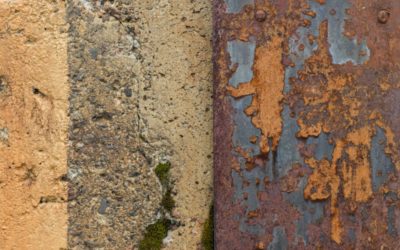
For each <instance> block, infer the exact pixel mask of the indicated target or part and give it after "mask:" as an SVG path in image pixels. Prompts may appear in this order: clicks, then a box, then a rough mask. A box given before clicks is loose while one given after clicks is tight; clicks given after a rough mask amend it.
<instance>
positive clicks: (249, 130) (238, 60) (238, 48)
mask: <svg viewBox="0 0 400 250" xmlns="http://www.w3.org/2000/svg"><path fill="white" fill-rule="evenodd" d="M255 47H256V44H255V42H254V41H252V40H250V42H242V41H237V40H235V41H229V42H228V48H227V50H228V52H229V55H230V59H231V65H230V67H231V68H233V67H234V66H235V64H237V69H236V71H235V73H234V74H233V75H232V77H231V78H230V79H229V84H230V85H231V86H233V87H238V85H239V84H240V83H245V82H249V81H251V79H252V78H253V70H252V67H253V63H254V53H255ZM252 100H253V97H252V96H244V97H241V98H237V99H235V98H232V97H229V101H230V103H231V106H232V109H233V120H234V129H233V135H232V145H233V147H234V148H236V147H240V148H241V149H243V150H245V151H246V152H247V153H248V154H249V156H250V157H254V156H256V155H258V154H260V147H259V144H258V142H256V143H251V142H250V138H251V137H252V136H256V137H257V138H259V137H260V135H261V131H260V129H257V128H256V127H254V125H253V123H252V122H251V117H249V116H247V115H246V114H245V109H246V108H247V107H249V106H250V105H251V102H252ZM232 154H233V155H234V156H235V157H236V159H237V160H238V162H239V165H240V169H241V174H239V173H237V172H236V171H235V170H233V171H232V173H231V176H232V180H233V185H234V190H235V194H234V201H236V202H241V205H243V206H244V207H245V208H246V213H248V212H250V211H254V210H257V209H258V208H259V207H260V202H259V200H258V197H257V193H258V192H259V191H261V190H264V189H265V187H264V185H257V179H259V180H263V179H264V177H265V175H266V174H265V168H264V167H263V166H261V167H260V166H257V167H255V168H254V169H252V170H250V171H248V170H246V159H245V158H243V156H241V155H240V154H239V153H236V152H235V151H234V152H232ZM244 181H246V182H248V183H249V185H246V186H244V185H243V182H244ZM244 193H246V194H247V199H243V198H244V197H243V195H244ZM239 223H240V224H239V230H240V231H242V232H246V233H250V234H254V235H262V234H264V233H265V228H264V227H263V223H262V221H257V222H256V223H255V224H249V223H248V222H247V218H246V216H245V217H241V218H239Z"/></svg>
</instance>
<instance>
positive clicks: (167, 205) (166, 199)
mask: <svg viewBox="0 0 400 250" xmlns="http://www.w3.org/2000/svg"><path fill="white" fill-rule="evenodd" d="M161 206H162V207H163V208H164V209H165V210H167V211H168V212H170V213H171V212H172V209H173V208H174V207H175V201H174V198H172V190H171V188H169V189H168V190H167V192H165V194H164V196H163V198H162V200H161Z"/></svg>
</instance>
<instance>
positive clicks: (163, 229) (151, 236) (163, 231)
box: [139, 162, 175, 250]
mask: <svg viewBox="0 0 400 250" xmlns="http://www.w3.org/2000/svg"><path fill="white" fill-rule="evenodd" d="M170 169H171V164H170V163H169V162H166V163H160V164H158V165H157V167H156V168H155V170H154V171H155V173H156V175H157V177H158V179H159V180H160V182H161V185H162V187H163V190H164V195H163V197H162V200H161V207H162V208H163V213H162V218H161V219H159V220H158V221H156V223H154V224H151V225H150V226H148V227H147V228H146V233H145V235H144V238H143V240H141V241H140V243H139V250H159V249H161V248H162V245H163V244H162V240H163V239H164V238H165V237H167V235H168V230H169V229H170V226H171V221H170V220H169V219H166V212H169V213H171V211H172V209H173V208H174V207H175V201H174V199H173V198H172V187H171V183H170V178H169V177H170V174H169V171H170Z"/></svg>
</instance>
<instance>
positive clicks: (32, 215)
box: [0, 0, 68, 249]
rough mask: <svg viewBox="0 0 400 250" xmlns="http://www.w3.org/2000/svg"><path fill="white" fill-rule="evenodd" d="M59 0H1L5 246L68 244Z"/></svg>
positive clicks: (0, 200)
mask: <svg viewBox="0 0 400 250" xmlns="http://www.w3.org/2000/svg"><path fill="white" fill-rule="evenodd" d="M64 16H65V4H64V3H63V2H62V1H45V0H35V1H31V0H20V1H0V155H1V157H0V221H1V227H0V249H60V248H65V247H67V205H66V198H67V185H66V183H65V181H64V178H63V176H64V175H65V173H66V171H67V154H66V152H67V126H68V117H67V110H68V77H67V73H68V72H67V70H68V66H67V34H66V30H67V27H66V25H65V20H64Z"/></svg>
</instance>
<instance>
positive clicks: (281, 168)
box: [276, 105, 304, 177]
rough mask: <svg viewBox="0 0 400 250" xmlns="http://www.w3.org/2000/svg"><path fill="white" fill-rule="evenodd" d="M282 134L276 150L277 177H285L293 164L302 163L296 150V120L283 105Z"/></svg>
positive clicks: (297, 128) (287, 107)
mask: <svg viewBox="0 0 400 250" xmlns="http://www.w3.org/2000/svg"><path fill="white" fill-rule="evenodd" d="M282 120H283V127H282V134H281V138H280V141H279V145H278V150H277V161H276V163H277V172H278V177H282V176H285V175H286V174H287V172H288V170H290V169H291V168H292V166H293V164H295V163H300V164H302V163H303V162H304V160H303V158H302V157H301V155H300V153H299V150H298V140H297V138H296V133H297V131H298V130H299V126H298V125H297V121H296V118H295V117H294V118H292V117H290V108H289V106H287V105H284V107H283V111H282Z"/></svg>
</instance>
